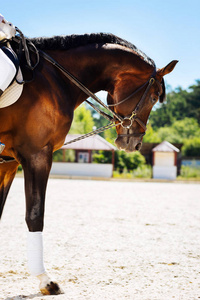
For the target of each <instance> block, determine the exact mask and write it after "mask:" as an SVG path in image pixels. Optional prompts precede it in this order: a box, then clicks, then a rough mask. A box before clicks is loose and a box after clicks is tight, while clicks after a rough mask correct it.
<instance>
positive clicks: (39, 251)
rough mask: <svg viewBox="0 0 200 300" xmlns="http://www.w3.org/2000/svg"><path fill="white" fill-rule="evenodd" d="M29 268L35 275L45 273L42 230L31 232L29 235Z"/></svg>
mask: <svg viewBox="0 0 200 300" xmlns="http://www.w3.org/2000/svg"><path fill="white" fill-rule="evenodd" d="M27 254H28V268H29V271H30V273H31V275H33V276H38V275H40V274H43V273H45V268H44V262H43V236H42V232H41V231H38V232H30V231H28V235H27Z"/></svg>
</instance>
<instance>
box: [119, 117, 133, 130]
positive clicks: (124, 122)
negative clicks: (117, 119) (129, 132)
mask: <svg viewBox="0 0 200 300" xmlns="http://www.w3.org/2000/svg"><path fill="white" fill-rule="evenodd" d="M132 124H133V119H132V118H130V117H125V118H124V119H123V120H122V122H121V126H122V127H123V128H126V129H130V128H131V126H132Z"/></svg>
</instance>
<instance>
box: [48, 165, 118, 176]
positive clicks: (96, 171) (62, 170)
mask: <svg viewBox="0 0 200 300" xmlns="http://www.w3.org/2000/svg"><path fill="white" fill-rule="evenodd" d="M112 170H113V166H112V164H91V163H65V162H53V164H52V168H51V175H66V176H88V177H107V178H110V177H112Z"/></svg>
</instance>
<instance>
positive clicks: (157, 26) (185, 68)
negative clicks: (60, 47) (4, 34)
mask: <svg viewBox="0 0 200 300" xmlns="http://www.w3.org/2000/svg"><path fill="white" fill-rule="evenodd" d="M0 13H1V14H3V15H4V17H5V18H6V19H7V20H8V21H9V22H12V23H13V24H14V25H15V26H17V27H18V28H19V29H20V30H21V31H22V32H23V33H24V35H26V36H27V37H39V36H46V37H50V36H53V35H71V34H84V33H98V32H105V33H113V34H115V35H117V36H119V37H121V38H123V39H125V40H127V41H129V42H131V43H132V44H134V45H136V46H137V47H138V48H139V49H140V50H142V51H143V52H145V53H146V54H147V55H148V56H149V57H151V58H152V59H153V60H154V61H155V63H156V66H157V68H162V67H164V66H166V65H167V64H168V63H169V62H171V61H172V60H178V61H179V63H178V64H177V65H176V68H175V69H174V71H173V72H172V73H171V74H169V75H166V77H165V82H166V83H167V85H170V86H171V87H172V89H175V88H177V87H182V88H183V89H188V88H189V86H191V85H193V84H195V80H198V79H200V1H199V0H190V1H189V0H167V1H162V0H108V1H106V0H100V1H96V0H74V1H69V0H31V1H24V0H18V1H16V0H9V1H7V0H4V1H1V10H0Z"/></svg>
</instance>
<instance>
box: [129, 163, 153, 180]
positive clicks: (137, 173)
mask: <svg viewBox="0 0 200 300" xmlns="http://www.w3.org/2000/svg"><path fill="white" fill-rule="evenodd" d="M133 177H134V178H151V177H152V167H151V166H150V165H140V166H139V167H138V168H137V169H135V170H133Z"/></svg>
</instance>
